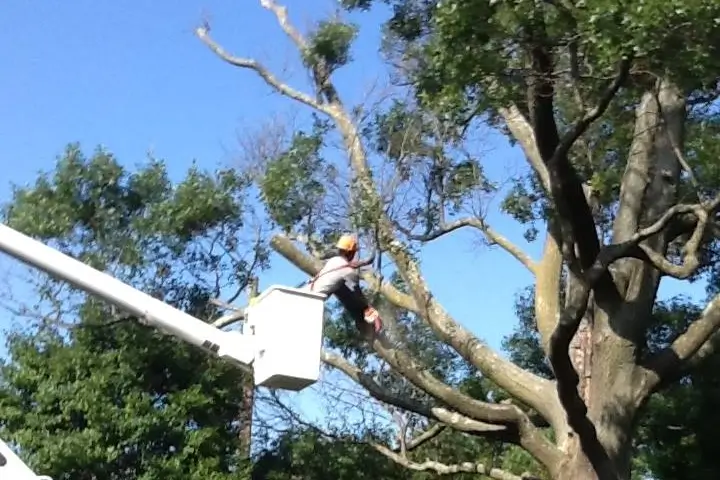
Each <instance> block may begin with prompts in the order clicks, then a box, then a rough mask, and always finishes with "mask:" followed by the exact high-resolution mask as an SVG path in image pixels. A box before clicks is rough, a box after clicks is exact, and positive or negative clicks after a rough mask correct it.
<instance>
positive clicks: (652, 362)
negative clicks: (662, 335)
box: [643, 295, 720, 393]
mask: <svg viewBox="0 0 720 480" xmlns="http://www.w3.org/2000/svg"><path fill="white" fill-rule="evenodd" d="M718 329H720V295H716V296H715V297H714V298H713V299H712V300H711V301H710V303H708V304H707V306H706V307H705V309H704V310H703V312H702V314H701V315H700V318H698V319H697V320H695V321H694V322H692V323H691V324H690V326H689V327H688V328H687V330H686V331H685V333H683V334H682V335H680V336H679V337H677V338H676V339H675V341H674V342H673V343H672V344H671V345H670V346H669V347H667V348H665V349H663V350H661V351H659V352H657V353H656V354H655V355H653V356H651V357H650V358H649V359H648V360H647V361H646V362H644V363H643V366H644V367H645V368H647V369H648V372H647V373H648V380H647V383H646V385H645V388H644V391H645V392H646V393H650V392H652V391H654V390H655V389H656V388H657V387H658V386H661V385H666V384H667V383H668V382H669V381H670V380H673V379H675V378H677V376H678V375H679V374H681V373H682V372H685V371H687V369H686V367H688V366H689V365H688V363H689V362H691V361H692V362H695V363H699V362H700V361H702V360H703V359H704V358H706V357H707V356H708V355H709V354H711V353H713V352H714V351H715V350H716V345H715V341H716V340H717V339H716V338H715V336H716V335H717V333H718Z"/></svg>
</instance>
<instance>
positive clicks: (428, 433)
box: [405, 423, 447, 452]
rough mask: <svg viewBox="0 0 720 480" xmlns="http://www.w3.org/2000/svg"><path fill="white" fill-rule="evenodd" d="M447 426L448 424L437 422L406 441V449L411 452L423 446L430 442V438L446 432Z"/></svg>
mask: <svg viewBox="0 0 720 480" xmlns="http://www.w3.org/2000/svg"><path fill="white" fill-rule="evenodd" d="M446 428H447V425H444V424H442V423H436V424H435V425H433V426H432V427H430V428H428V429H427V430H425V431H424V432H422V433H421V434H419V435H416V436H415V437H413V438H412V439H411V440H410V441H409V442H406V445H405V450H406V451H407V452H411V451H413V450H415V449H416V448H418V447H421V446H422V445H424V444H425V443H427V442H429V441H430V440H432V439H433V438H435V437H437V436H438V435H440V434H441V433H442V432H444V431H445V429H446Z"/></svg>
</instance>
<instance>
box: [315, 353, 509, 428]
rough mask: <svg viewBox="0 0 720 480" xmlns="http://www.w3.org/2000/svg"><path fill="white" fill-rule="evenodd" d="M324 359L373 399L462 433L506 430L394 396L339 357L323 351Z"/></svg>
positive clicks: (499, 426) (444, 409)
mask: <svg viewBox="0 0 720 480" xmlns="http://www.w3.org/2000/svg"><path fill="white" fill-rule="evenodd" d="M322 359H323V362H325V363H327V364H328V365H330V366H332V367H334V368H336V369H338V370H340V371H341V372H343V373H344V374H345V375H347V376H348V377H349V378H350V379H352V380H353V381H354V382H356V383H357V384H358V385H360V386H362V387H363V388H365V389H366V390H367V391H368V392H369V393H370V395H371V396H372V397H373V398H375V399H376V400H379V401H381V402H384V403H387V404H389V405H393V406H396V407H398V408H402V409H404V410H407V411H409V412H413V413H416V414H418V415H421V416H423V417H425V418H428V419H431V420H435V421H438V422H441V423H442V424H445V425H448V426H450V427H452V428H454V429H456V430H459V431H462V432H468V433H473V434H478V433H481V434H485V433H487V434H490V433H493V432H502V431H504V430H505V427H503V426H501V425H492V424H489V423H485V422H479V421H477V420H473V419H471V418H468V417H466V416H463V415H461V414H459V413H457V412H451V411H450V410H448V409H446V408H444V407H436V406H431V405H425V404H423V403H420V402H417V401H414V400H411V399H409V398H406V397H400V396H397V395H393V394H392V393H390V392H388V391H387V390H386V389H385V388H383V387H382V386H381V385H380V384H378V383H377V382H376V381H375V380H374V379H373V378H372V377H370V376H369V375H367V374H366V373H365V372H363V371H362V370H361V369H359V368H358V367H356V366H355V365H353V364H351V363H350V362H348V361H347V360H345V359H344V358H342V357H340V356H339V355H336V354H333V353H330V352H327V351H323V353H322ZM438 433H439V432H438Z"/></svg>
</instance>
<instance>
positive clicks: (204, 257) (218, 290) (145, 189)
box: [0, 145, 265, 480]
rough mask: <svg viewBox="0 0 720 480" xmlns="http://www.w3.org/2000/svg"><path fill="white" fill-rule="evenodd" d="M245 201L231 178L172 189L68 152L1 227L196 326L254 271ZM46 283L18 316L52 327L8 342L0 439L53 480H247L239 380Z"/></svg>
mask: <svg viewBox="0 0 720 480" xmlns="http://www.w3.org/2000/svg"><path fill="white" fill-rule="evenodd" d="M246 187H247V183H246V182H245V180H244V179H243V178H242V177H241V176H238V175H237V174H236V173H234V172H232V171H220V172H217V173H215V174H210V173H205V172H201V171H200V170H198V169H197V168H192V169H191V170H190V171H189V172H188V174H187V176H186V177H185V178H184V179H183V180H182V181H180V182H178V183H177V184H172V183H171V182H170V180H169V176H168V173H167V169H166V167H165V165H164V164H163V163H162V162H159V161H153V162H151V163H150V164H149V165H147V166H145V167H144V168H141V169H139V170H138V171H136V172H132V173H131V172H128V171H127V170H126V169H125V167H123V166H122V165H121V164H120V163H119V162H117V161H116V160H115V159H114V157H113V156H112V155H111V154H109V153H107V152H104V151H102V150H96V151H95V153H94V154H93V155H92V156H91V157H90V158H86V157H85V156H84V155H83V154H82V152H81V150H80V148H79V146H77V145H73V146H70V147H69V148H68V149H67V150H66V152H65V154H64V156H63V157H62V158H60V159H59V161H58V163H57V166H56V168H55V170H54V171H52V172H49V173H45V174H42V175H40V178H39V179H38V180H37V182H36V183H35V184H34V185H33V186H31V187H28V188H22V189H20V188H16V189H15V191H14V197H13V201H12V203H11V204H10V205H8V207H7V208H6V210H5V212H6V215H5V217H6V220H7V221H8V222H9V223H10V224H11V225H12V226H14V227H15V228H18V229H20V230H22V231H24V232H25V233H27V234H29V235H32V236H34V237H37V238H41V239H42V240H45V241H47V242H51V243H53V244H55V245H57V246H58V247H59V248H61V249H62V250H64V251H67V252H70V253H72V254H74V255H76V256H78V257H80V258H83V259H90V260H91V261H92V263H93V264H94V265H96V266H98V267H100V268H104V269H107V270H111V271H112V272H113V273H114V274H115V275H117V276H119V277H120V278H121V279H123V280H125V281H127V282H129V283H131V284H134V285H137V286H139V287H140V288H143V289H144V290H146V291H147V292H149V293H152V294H153V295H154V296H156V297H158V298H161V299H163V300H165V301H167V302H169V303H171V304H173V305H175V306H176V307H178V308H180V309H182V310H184V311H186V312H188V313H190V314H192V315H194V316H197V317H199V318H208V317H209V316H210V315H212V314H214V313H215V312H214V310H213V308H211V306H210V305H209V303H208V300H209V299H210V298H212V297H216V296H219V295H221V294H226V293H227V291H228V290H230V292H232V291H233V289H238V288H241V287H240V285H241V284H242V283H243V282H244V281H245V280H246V279H247V278H248V276H249V275H250V274H251V273H252V272H251V267H253V266H262V265H263V264H264V262H265V252H264V249H262V248H261V247H259V246H257V245H253V244H250V245H249V246H248V245H247V244H245V243H243V235H242V229H243V226H244V218H243V216H244V214H245V213H246V212H247V208H246V205H245V203H244V200H245V196H246V191H245V189H246ZM247 255H249V256H252V257H254V260H253V261H252V262H250V261H249V260H248V258H249V257H248V256H247ZM54 283H55V282H54V281H53V280H51V279H48V278H46V277H40V279H39V280H38V283H37V284H35V285H32V286H33V287H34V289H35V293H36V294H37V295H39V296H40V297H41V300H42V301H41V302H39V303H38V304H37V306H36V307H29V308H30V311H31V313H38V314H39V315H44V316H45V317H46V319H47V318H52V319H54V320H53V321H52V322H51V321H49V320H46V321H45V322H43V323H41V324H40V325H39V326H38V327H39V328H37V329H35V330H34V331H30V332H29V333H23V334H21V333H15V334H14V335H12V336H11V338H10V341H9V345H8V347H9V355H10V363H7V364H6V365H4V366H3V367H2V370H1V372H0V378H1V382H0V418H1V419H2V420H0V436H2V437H3V438H4V439H5V440H7V441H10V442H13V443H17V444H19V445H20V447H21V448H22V451H23V455H24V457H25V458H27V459H28V460H29V462H30V463H31V464H32V465H33V466H34V467H35V468H36V469H37V471H40V472H43V473H44V474H48V475H51V476H52V477H53V478H54V479H56V480H63V479H68V480H69V479H75V478H80V477H82V476H88V475H89V476H92V477H93V478H97V479H108V480H110V479H118V480H120V479H123V480H131V479H137V480H151V479H157V478H178V479H179V478H183V479H197V480H200V479H214V480H230V479H242V478H247V470H248V463H247V460H246V452H242V451H239V445H240V444H239V440H238V434H239V429H240V425H239V424H238V421H237V420H238V418H239V416H240V414H241V413H242V412H241V411H240V407H239V405H241V399H242V398H243V388H244V385H245V379H244V376H243V374H242V373H241V371H239V370H237V369H236V368H234V367H232V366H230V365H228V364H227V363H224V362H222V361H220V360H218V359H215V358H213V357H212V356H209V355H207V353H205V352H203V351H201V350H199V349H197V348H196V347H192V346H189V345H187V344H185V343H183V342H180V341H178V340H175V339H174V338H172V337H169V336H166V335H163V334H160V333H158V332H157V331H155V330H153V329H151V328H148V327H144V326H141V325H139V324H138V323H137V322H135V321H134V320H133V319H126V320H122V319H119V318H118V317H117V313H116V312H115V310H114V309H111V308H109V307H108V306H107V305H106V304H105V303H104V302H100V301H99V300H96V299H93V298H89V297H87V296H84V295H80V296H79V297H78V296H76V297H72V298H70V297H67V296H64V295H61V293H60V292H61V290H58V289H57V288H52V285H53V284H54ZM57 321H60V322H62V325H60V324H57V323H53V322H57ZM68 325H70V329H69V330H67V329H66V328H65V327H66V326H68Z"/></svg>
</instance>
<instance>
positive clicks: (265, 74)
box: [195, 24, 328, 113]
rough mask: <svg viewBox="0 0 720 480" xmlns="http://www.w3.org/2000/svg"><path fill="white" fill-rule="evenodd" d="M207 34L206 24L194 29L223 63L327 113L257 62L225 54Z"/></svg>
mask: <svg viewBox="0 0 720 480" xmlns="http://www.w3.org/2000/svg"><path fill="white" fill-rule="evenodd" d="M209 34H210V27H209V25H207V24H206V25H203V26H201V27H197V28H196V29H195V35H197V37H198V38H199V39H200V40H201V41H202V42H203V43H204V44H205V45H206V46H207V47H208V48H209V49H210V50H212V51H213V53H215V55H217V56H218V57H220V58H221V59H222V60H223V61H225V62H227V63H229V64H230V65H232V66H234V67H238V68H246V69H248V70H253V71H254V72H255V73H256V74H258V75H259V76H260V78H262V79H263V80H264V81H265V83H267V84H268V85H269V86H270V87H272V88H273V90H275V91H276V92H278V93H280V94H282V95H285V96H286V97H288V98H291V99H293V100H295V101H298V102H300V103H303V104H305V105H307V106H309V107H311V108H313V109H315V110H318V111H320V112H323V113H328V112H327V107H325V106H324V105H322V104H321V103H319V102H318V101H317V100H315V99H314V98H313V97H312V96H310V95H308V94H306V93H303V92H301V91H299V90H296V89H294V88H292V87H290V86H288V85H287V84H286V83H284V82H281V81H280V80H278V79H277V78H276V77H275V75H273V74H272V73H271V72H270V71H269V70H268V69H267V68H265V66H263V65H262V64H261V63H260V62H258V61H257V60H255V59H252V58H244V57H236V56H234V55H232V54H230V53H228V52H226V51H225V49H224V48H223V47H221V46H220V45H219V44H218V43H217V42H215V40H213V39H212V38H211V37H210V35H209Z"/></svg>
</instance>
